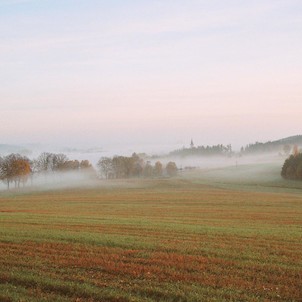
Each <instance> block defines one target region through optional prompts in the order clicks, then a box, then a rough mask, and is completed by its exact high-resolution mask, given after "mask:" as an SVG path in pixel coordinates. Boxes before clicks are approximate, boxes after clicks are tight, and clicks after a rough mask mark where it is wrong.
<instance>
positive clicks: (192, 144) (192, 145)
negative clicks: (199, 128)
mask: <svg viewBox="0 0 302 302" xmlns="http://www.w3.org/2000/svg"><path fill="white" fill-rule="evenodd" d="M190 147H191V149H193V148H194V143H193V139H191V144H190Z"/></svg>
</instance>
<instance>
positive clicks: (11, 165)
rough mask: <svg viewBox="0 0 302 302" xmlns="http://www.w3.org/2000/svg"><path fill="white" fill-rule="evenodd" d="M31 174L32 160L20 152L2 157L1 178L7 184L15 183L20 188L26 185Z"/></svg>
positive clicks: (0, 160) (0, 165)
mask: <svg viewBox="0 0 302 302" xmlns="http://www.w3.org/2000/svg"><path fill="white" fill-rule="evenodd" d="M30 174H31V167H30V160H29V159H28V158H27V157H25V156H21V155H20V154H10V155H8V156H5V157H3V158H1V159H0V179H1V180H2V181H3V182H4V183H6V184H7V188H8V189H9V188H10V184H11V183H14V184H15V187H16V188H17V187H18V188H19V187H20V184H21V183H22V184H23V185H25V183H26V182H27V180H28V179H29V176H30Z"/></svg>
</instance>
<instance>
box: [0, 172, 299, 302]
mask: <svg viewBox="0 0 302 302" xmlns="http://www.w3.org/2000/svg"><path fill="white" fill-rule="evenodd" d="M278 188H279V189H278V192H274V188H272V187H271V188H270V189H268V190H266V191H265V192H263V190H257V189H253V191H252V190H238V189H234V188H233V187H229V188H227V187H225V186H224V188H221V187H219V186H217V185H214V186H213V185H210V184H205V183H202V182H199V183H198V182H196V181H191V180H190V179H188V178H183V177H182V178H180V177H179V178H176V179H164V180H148V181H147V180H129V181H128V182H127V183H123V184H121V183H118V182H117V183H114V185H110V186H108V187H106V186H104V182H102V185H100V186H99V187H96V188H90V189H85V188H82V189H65V190H54V191H40V192H14V191H11V192H2V193H0V194H1V195H0V301H77V302H79V301H302V281H301V280H302V240H301V238H302V195H301V194H300V192H299V190H297V189H295V190H292V191H291V190H290V189H288V188H284V190H283V189H282V188H281V189H280V186H279V187H278Z"/></svg>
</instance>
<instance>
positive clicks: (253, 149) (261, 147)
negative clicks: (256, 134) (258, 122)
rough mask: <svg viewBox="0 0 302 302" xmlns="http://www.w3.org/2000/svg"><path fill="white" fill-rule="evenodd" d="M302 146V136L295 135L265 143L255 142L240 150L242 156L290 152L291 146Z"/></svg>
mask: <svg viewBox="0 0 302 302" xmlns="http://www.w3.org/2000/svg"><path fill="white" fill-rule="evenodd" d="M295 145H297V146H302V135H295V136H290V137H286V138H282V139H279V140H275V141H268V142H265V143H260V142H256V143H254V144H249V145H247V146H246V147H242V148H241V153H242V154H251V153H268V152H285V153H286V152H290V150H291V149H292V147H293V146H295Z"/></svg>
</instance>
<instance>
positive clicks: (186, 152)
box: [169, 135, 302, 157]
mask: <svg viewBox="0 0 302 302" xmlns="http://www.w3.org/2000/svg"><path fill="white" fill-rule="evenodd" d="M301 145H302V135H296V136H291V137H287V138H283V139H279V140H276V141H268V142H265V143H261V142H255V143H253V144H248V145H246V146H245V147H241V149H240V152H239V153H238V152H237V153H236V152H234V151H233V150H232V146H231V145H230V144H229V145H226V146H225V145H222V144H218V145H214V146H197V147H195V145H194V143H193V140H191V144H190V146H189V147H187V148H186V147H183V148H182V149H178V150H174V151H172V152H170V153H169V155H171V156H181V157H186V156H227V157H231V156H233V155H239V156H241V155H253V154H260V153H273V152H276V153H279V154H280V155H286V156H288V155H289V154H290V152H291V151H292V150H293V148H294V147H295V146H301Z"/></svg>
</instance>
